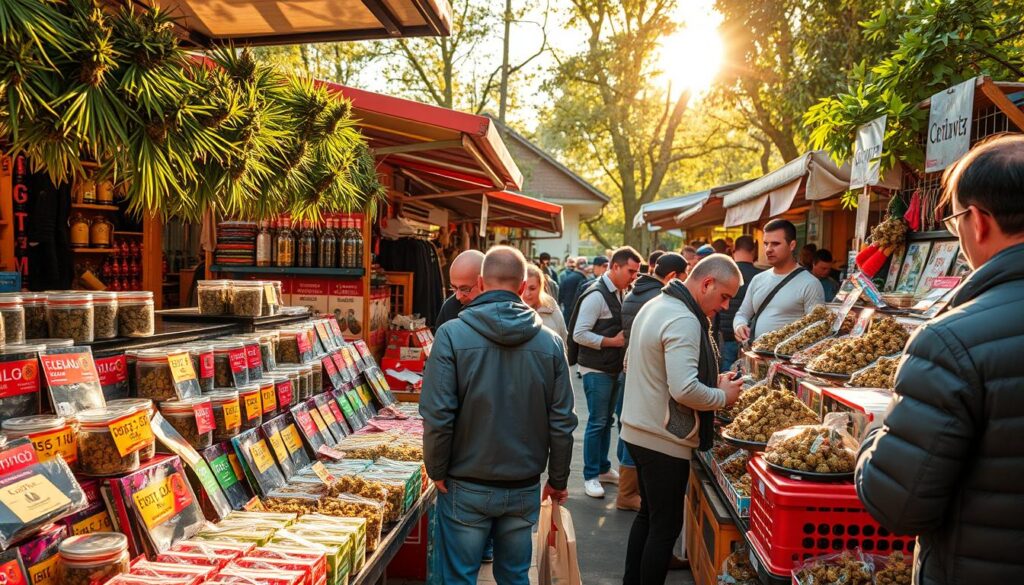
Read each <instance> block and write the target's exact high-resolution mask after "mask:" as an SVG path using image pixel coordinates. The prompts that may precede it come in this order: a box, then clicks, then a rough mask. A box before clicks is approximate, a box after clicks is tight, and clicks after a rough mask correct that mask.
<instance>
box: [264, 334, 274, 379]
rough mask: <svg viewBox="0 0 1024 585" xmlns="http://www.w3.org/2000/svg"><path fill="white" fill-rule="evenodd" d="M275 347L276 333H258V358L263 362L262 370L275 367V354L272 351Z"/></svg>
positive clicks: (266, 370) (267, 370) (265, 370)
mask: <svg viewBox="0 0 1024 585" xmlns="http://www.w3.org/2000/svg"><path fill="white" fill-rule="evenodd" d="M276 349H277V333H276V332H273V331H272V332H270V333H263V334H261V335H260V358H261V361H262V362H263V372H264V373H266V372H269V371H270V370H273V369H274V368H276V367H277V356H275V355H274V351H275V350H276Z"/></svg>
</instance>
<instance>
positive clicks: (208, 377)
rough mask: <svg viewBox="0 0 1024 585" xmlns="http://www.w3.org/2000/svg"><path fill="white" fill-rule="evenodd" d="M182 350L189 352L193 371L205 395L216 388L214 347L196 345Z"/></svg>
mask: <svg viewBox="0 0 1024 585" xmlns="http://www.w3.org/2000/svg"><path fill="white" fill-rule="evenodd" d="M181 349H183V350H188V355H189V356H190V357H191V358H192V369H194V370H195V371H196V380H198V381H199V390H200V391H202V392H204V393H205V392H209V391H211V390H213V389H214V388H216V386H217V385H216V383H215V382H214V381H215V379H216V376H215V375H214V372H215V366H214V357H213V346H212V345H204V344H200V343H195V344H191V345H185V346H182V348H181Z"/></svg>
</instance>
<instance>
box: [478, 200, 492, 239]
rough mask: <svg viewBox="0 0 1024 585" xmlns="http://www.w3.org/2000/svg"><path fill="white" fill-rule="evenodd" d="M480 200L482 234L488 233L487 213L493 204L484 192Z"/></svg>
mask: <svg viewBox="0 0 1024 585" xmlns="http://www.w3.org/2000/svg"><path fill="white" fill-rule="evenodd" d="M482 197H483V198H482V199H481V200H480V235H481V236H485V237H486V235H487V214H488V212H489V211H490V209H491V204H490V203H489V202H488V201H487V195H486V194H484V195H483V196H482Z"/></svg>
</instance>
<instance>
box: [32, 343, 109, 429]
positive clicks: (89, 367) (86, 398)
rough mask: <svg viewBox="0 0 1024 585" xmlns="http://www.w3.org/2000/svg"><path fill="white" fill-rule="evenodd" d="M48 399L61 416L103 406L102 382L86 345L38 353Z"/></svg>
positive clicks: (72, 414)
mask: <svg viewBox="0 0 1024 585" xmlns="http://www.w3.org/2000/svg"><path fill="white" fill-rule="evenodd" d="M39 360H40V363H41V364H42V367H43V374H44V375H45V377H46V383H47V386H48V387H49V389H50V400H51V401H52V402H53V408H54V410H55V411H56V413H57V414H59V415H61V416H74V415H75V414H76V413H78V412H80V411H82V410H86V409H89V408H96V407H100V406H103V405H104V404H105V401H104V399H103V385H102V384H100V376H99V373H98V372H97V371H96V364H95V362H93V359H92V350H91V349H90V348H88V347H66V348H52V349H46V350H44V351H42V352H41V353H40V354H39Z"/></svg>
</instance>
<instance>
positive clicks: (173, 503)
mask: <svg viewBox="0 0 1024 585" xmlns="http://www.w3.org/2000/svg"><path fill="white" fill-rule="evenodd" d="M116 481H117V482H118V485H119V486H120V488H121V489H122V490H123V492H124V494H125V495H126V497H127V499H128V500H129V501H130V507H131V513H132V515H133V516H134V518H135V520H136V521H138V522H139V525H140V526H141V527H142V531H143V537H144V538H145V539H146V540H147V542H148V543H149V547H150V550H153V551H154V552H155V553H157V554H159V553H162V552H165V551H167V550H168V549H170V548H171V546H172V545H173V544H174V543H175V542H178V541H179V540H184V539H188V538H191V537H192V536H194V535H195V534H196V533H198V532H199V531H200V530H202V528H203V525H204V524H205V519H204V518H203V513H202V511H201V510H200V509H199V504H198V502H197V500H196V496H195V494H194V493H193V492H192V488H191V487H190V486H189V483H188V479H187V478H186V477H185V471H184V469H183V468H182V466H181V461H180V460H179V459H178V458H177V457H171V458H168V459H165V460H163V461H160V462H159V463H155V464H153V465H150V466H148V467H146V468H144V469H141V470H139V471H137V472H135V473H132V474H130V475H128V476H126V477H123V478H121V479H118V480H116Z"/></svg>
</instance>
